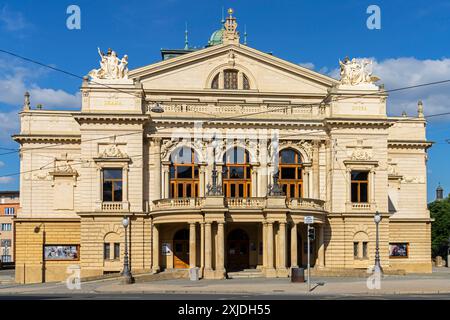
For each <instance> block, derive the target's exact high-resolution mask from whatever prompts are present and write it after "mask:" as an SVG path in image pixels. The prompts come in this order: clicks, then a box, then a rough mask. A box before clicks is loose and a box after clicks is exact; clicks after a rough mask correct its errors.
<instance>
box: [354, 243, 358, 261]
mask: <svg viewBox="0 0 450 320" xmlns="http://www.w3.org/2000/svg"><path fill="white" fill-rule="evenodd" d="M358 245H359V244H358V242H353V256H354V257H355V258H358Z"/></svg>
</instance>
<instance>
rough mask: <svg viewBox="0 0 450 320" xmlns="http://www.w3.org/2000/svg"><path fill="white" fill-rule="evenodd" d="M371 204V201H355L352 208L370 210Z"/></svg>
mask: <svg viewBox="0 0 450 320" xmlns="http://www.w3.org/2000/svg"><path fill="white" fill-rule="evenodd" d="M370 208H371V204H370V203H364V202H353V203H352V209H357V210H370Z"/></svg>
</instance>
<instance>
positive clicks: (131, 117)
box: [73, 113, 149, 124]
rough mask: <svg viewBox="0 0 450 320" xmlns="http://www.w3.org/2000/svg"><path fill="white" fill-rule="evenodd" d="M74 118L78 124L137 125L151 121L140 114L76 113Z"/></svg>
mask: <svg viewBox="0 0 450 320" xmlns="http://www.w3.org/2000/svg"><path fill="white" fill-rule="evenodd" d="M73 118H74V119H75V120H76V121H77V122H78V123H80V124H81V123H86V122H91V123H92V122H109V121H117V122H135V123H145V122H146V121H148V120H149V116H147V115H140V114H120V113H119V114H110V113H92V114H90V113H76V114H73Z"/></svg>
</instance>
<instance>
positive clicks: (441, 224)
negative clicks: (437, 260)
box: [428, 195, 450, 257]
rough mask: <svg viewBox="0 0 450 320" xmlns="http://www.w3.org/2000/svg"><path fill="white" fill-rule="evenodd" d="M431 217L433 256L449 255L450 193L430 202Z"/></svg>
mask: <svg viewBox="0 0 450 320" xmlns="http://www.w3.org/2000/svg"><path fill="white" fill-rule="evenodd" d="M428 209H429V210H430V215H431V218H433V219H434V222H432V224H431V251H432V255H433V257H436V256H442V257H447V249H448V247H449V239H450V195H449V196H448V197H447V198H445V199H443V200H440V201H434V202H431V203H429V204H428Z"/></svg>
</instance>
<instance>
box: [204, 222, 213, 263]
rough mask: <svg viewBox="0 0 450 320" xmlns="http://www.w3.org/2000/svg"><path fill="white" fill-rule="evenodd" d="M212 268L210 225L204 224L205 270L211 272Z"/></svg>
mask: <svg viewBox="0 0 450 320" xmlns="http://www.w3.org/2000/svg"><path fill="white" fill-rule="evenodd" d="M211 266H212V242H211V223H210V222H205V270H206V271H209V270H211Z"/></svg>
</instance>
